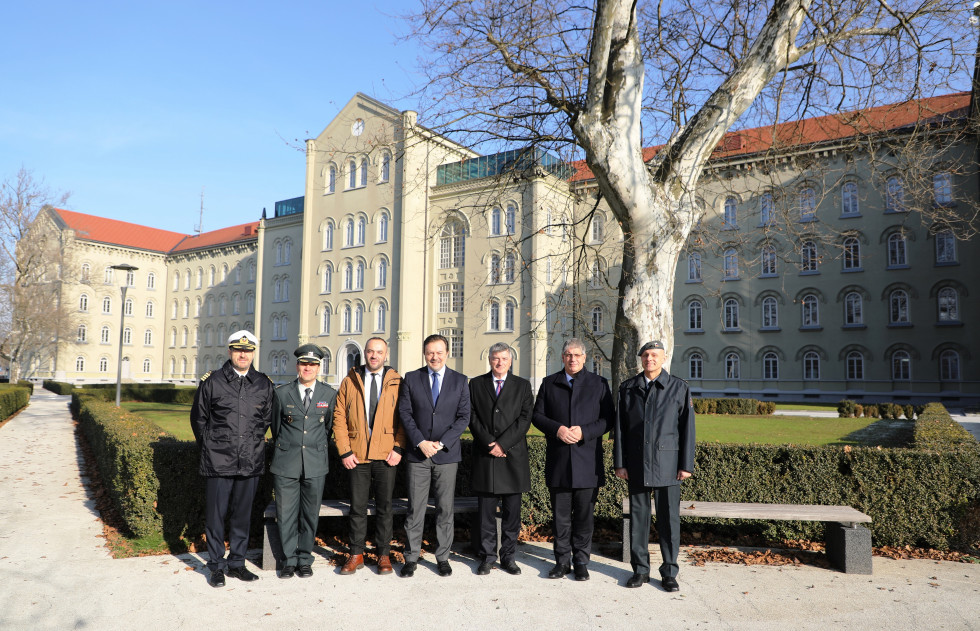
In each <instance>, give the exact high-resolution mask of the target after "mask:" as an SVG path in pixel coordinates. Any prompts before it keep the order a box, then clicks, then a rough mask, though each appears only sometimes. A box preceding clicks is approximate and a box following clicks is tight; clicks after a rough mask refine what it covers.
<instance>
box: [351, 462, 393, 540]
mask: <svg viewBox="0 0 980 631" xmlns="http://www.w3.org/2000/svg"><path fill="white" fill-rule="evenodd" d="M347 473H348V474H350V553H351V554H364V538H365V537H366V536H367V503H368V496H370V494H371V481H372V480H374V504H375V506H376V507H377V517H375V528H374V547H375V549H377V551H378V554H379V555H381V556H388V553H389V552H390V551H391V537H392V534H393V533H392V526H391V520H392V513H391V496H392V494H393V493H394V492H395V475H396V474H397V473H398V467H392V466H389V465H388V463H386V462H385V461H384V460H372V461H371V462H362V463H360V464H358V465H357V466H355V467H354V468H353V469H349V470H348V471H347Z"/></svg>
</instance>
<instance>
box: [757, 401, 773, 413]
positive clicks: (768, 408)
mask: <svg viewBox="0 0 980 631" xmlns="http://www.w3.org/2000/svg"><path fill="white" fill-rule="evenodd" d="M775 411H776V402H775V401H759V402H758V405H756V408H755V413H756V414H765V415H769V414H772V413H773V412H775Z"/></svg>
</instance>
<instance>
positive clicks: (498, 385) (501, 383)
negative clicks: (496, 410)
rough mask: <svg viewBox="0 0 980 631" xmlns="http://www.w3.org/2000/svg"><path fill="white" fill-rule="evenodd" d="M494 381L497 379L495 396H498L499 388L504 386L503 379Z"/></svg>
mask: <svg viewBox="0 0 980 631" xmlns="http://www.w3.org/2000/svg"><path fill="white" fill-rule="evenodd" d="M496 381H497V396H498V397H499V396H500V389H501V388H503V387H504V380H503V379H497V380H496Z"/></svg>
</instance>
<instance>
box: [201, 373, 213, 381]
mask: <svg viewBox="0 0 980 631" xmlns="http://www.w3.org/2000/svg"><path fill="white" fill-rule="evenodd" d="M211 372H212V371H210V370H209V371H207V372H206V373H204V374H203V375H201V381H204V380H206V379H207V378H208V377H210V376H211Z"/></svg>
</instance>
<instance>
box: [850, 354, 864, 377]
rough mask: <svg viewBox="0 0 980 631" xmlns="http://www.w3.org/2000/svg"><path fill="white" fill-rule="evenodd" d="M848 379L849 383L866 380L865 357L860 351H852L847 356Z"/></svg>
mask: <svg viewBox="0 0 980 631" xmlns="http://www.w3.org/2000/svg"><path fill="white" fill-rule="evenodd" d="M847 379H848V381H862V380H863V379H864V355H863V354H862V353H861V352H859V351H851V352H850V353H848V354H847Z"/></svg>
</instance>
